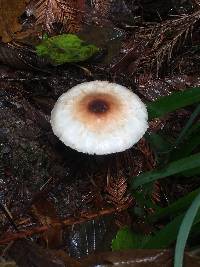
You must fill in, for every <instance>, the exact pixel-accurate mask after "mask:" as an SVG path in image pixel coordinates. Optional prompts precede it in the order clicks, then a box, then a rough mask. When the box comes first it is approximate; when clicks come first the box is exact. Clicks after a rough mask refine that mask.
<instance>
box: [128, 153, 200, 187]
mask: <svg viewBox="0 0 200 267" xmlns="http://www.w3.org/2000/svg"><path fill="white" fill-rule="evenodd" d="M199 166H200V153H197V154H194V155H191V156H189V157H186V158H183V159H180V160H177V161H173V162H171V163H169V164H168V165H167V166H165V167H164V168H162V169H155V170H153V171H149V172H146V173H143V174H141V175H139V176H137V177H134V178H133V179H132V181H131V188H132V189H135V188H137V187H138V186H141V185H144V184H147V183H151V182H153V181H156V180H158V179H162V178H165V177H169V176H171V175H174V174H177V173H181V172H184V171H188V170H192V169H195V168H197V167H199Z"/></svg>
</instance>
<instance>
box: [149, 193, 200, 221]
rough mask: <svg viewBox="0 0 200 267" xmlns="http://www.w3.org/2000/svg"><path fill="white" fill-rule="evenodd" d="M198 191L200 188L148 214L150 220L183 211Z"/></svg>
mask: <svg viewBox="0 0 200 267" xmlns="http://www.w3.org/2000/svg"><path fill="white" fill-rule="evenodd" d="M199 193H200V188H198V189H196V190H194V191H192V192H190V193H188V194H187V195H186V196H184V197H181V198H180V199H178V200H177V201H175V202H174V203H172V204H171V205H169V206H168V207H166V208H162V209H160V210H158V211H157V212H155V213H154V214H152V215H150V216H148V220H149V221H150V222H156V221H158V220H159V219H161V218H165V217H169V216H173V217H174V214H178V213H180V212H184V211H185V210H186V209H187V208H188V207H189V206H190V204H191V203H192V201H193V200H194V199H195V197H196V196H197V195H198V194H199Z"/></svg>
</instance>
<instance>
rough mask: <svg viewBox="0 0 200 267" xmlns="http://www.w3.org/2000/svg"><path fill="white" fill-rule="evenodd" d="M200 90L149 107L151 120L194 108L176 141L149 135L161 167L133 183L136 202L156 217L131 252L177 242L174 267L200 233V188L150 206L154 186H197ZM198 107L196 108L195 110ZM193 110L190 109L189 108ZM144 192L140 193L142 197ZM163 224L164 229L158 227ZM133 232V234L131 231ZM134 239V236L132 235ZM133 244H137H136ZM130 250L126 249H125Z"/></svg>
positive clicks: (119, 237) (120, 236)
mask: <svg viewBox="0 0 200 267" xmlns="http://www.w3.org/2000/svg"><path fill="white" fill-rule="evenodd" d="M199 102H200V88H192V89H188V90H186V91H183V92H178V93H174V94H171V95H170V96H167V97H162V98H160V99H158V100H157V101H155V102H152V103H149V104H148V105H147V108H148V111H149V117H150V119H153V118H156V117H162V116H165V115H166V114H168V113H170V112H173V111H175V110H177V109H179V108H184V107H186V106H189V105H193V107H192V108H193V110H194V111H193V112H192V114H191V116H190V118H189V119H188V121H187V122H186V124H185V126H184V127H183V129H182V130H181V131H180V133H179V135H178V136H177V137H176V138H170V136H166V135H163V134H162V133H161V134H160V133H156V134H155V133H154V134H148V135H146V140H147V141H148V142H149V144H150V145H151V147H152V149H153V150H154V152H155V154H156V159H157V165H158V167H157V168H156V169H154V170H152V171H148V172H145V173H142V174H140V175H139V176H137V177H133V178H132V179H131V181H130V190H131V192H132V194H133V196H134V197H135V198H136V200H137V202H139V203H142V205H143V207H144V206H146V207H151V208H153V209H154V213H153V214H151V215H146V217H145V221H146V223H149V224H151V225H152V228H153V231H152V233H151V234H149V235H147V236H143V238H142V237H140V239H139V240H138V239H137V240H136V239H134V238H132V239H131V240H132V242H131V243H130V247H128V248H134V247H137V248H168V247H170V246H173V245H174V244H175V242H176V239H177V243H176V253H175V265H174V266H175V267H182V262H183V253H184V248H185V245H186V242H187V239H188V236H189V232H190V233H191V236H193V235H195V234H196V233H199V230H198V227H197V226H198V225H200V211H199V206H200V204H199V203H200V188H196V189H195V190H193V191H191V192H188V193H187V194H185V195H184V196H182V197H181V198H179V199H177V200H176V201H173V202H172V203H170V202H169V204H168V205H167V206H166V207H160V206H158V205H155V204H154V203H153V202H152V204H151V203H149V199H150V197H148V196H150V195H151V193H152V188H153V184H154V183H155V182H156V181H159V180H160V179H164V178H165V179H166V178H167V179H168V181H170V180H171V179H173V180H174V179H175V180H176V179H178V180H179V181H183V180H184V179H192V180H194V181H196V183H197V185H198V179H199V174H200V150H199V148H200V138H199V130H200V122H199V121H198V116H199V115H200V104H198V105H196V104H197V103H199ZM195 105H196V107H195ZM190 109H191V108H190ZM139 192H141V193H139ZM160 221H161V222H162V227H161V229H158V227H157V226H156V225H157V223H158V224H159V222H160ZM129 231H131V230H129ZM126 234H127V233H126V232H124V231H122V232H120V233H118V234H117V236H116V239H115V240H114V241H113V242H114V245H115V244H117V246H116V245H115V246H114V247H113V246H112V248H113V249H116V248H117V249H122V243H123V242H124V239H125V238H126ZM130 235H131V236H132V237H133V236H134V235H135V233H134V232H133V231H132V232H130ZM133 242H135V243H134V244H133ZM126 248H127V247H126Z"/></svg>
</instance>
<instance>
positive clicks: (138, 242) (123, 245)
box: [112, 227, 147, 251]
mask: <svg viewBox="0 0 200 267" xmlns="http://www.w3.org/2000/svg"><path fill="white" fill-rule="evenodd" d="M146 241H147V237H146V236H142V235H138V234H135V233H133V231H131V229H130V228H128V227H124V228H122V229H120V230H119V231H118V233H117V235H116V238H115V239H113V240H112V250H113V251H115V250H124V249H133V248H142V246H143V244H144V243H145V242H146Z"/></svg>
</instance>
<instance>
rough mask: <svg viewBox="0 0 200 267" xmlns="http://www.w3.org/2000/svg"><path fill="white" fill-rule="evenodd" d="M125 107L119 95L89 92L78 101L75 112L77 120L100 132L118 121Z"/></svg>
mask: <svg viewBox="0 0 200 267" xmlns="http://www.w3.org/2000/svg"><path fill="white" fill-rule="evenodd" d="M123 109H124V108H123V104H122V102H121V100H120V99H119V97H118V96H116V95H114V94H112V93H88V94H85V95H84V96H81V98H80V99H78V100H77V101H76V105H75V107H74V109H73V112H74V117H75V119H76V120H78V121H81V122H82V123H84V124H85V126H86V127H87V128H90V129H92V131H95V132H98V133H100V132H105V131H106V129H108V128H109V129H110V127H111V125H113V124H116V123H117V121H118V120H119V117H120V115H121V113H122V112H123Z"/></svg>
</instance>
